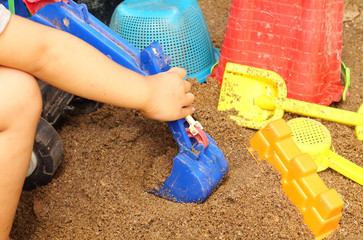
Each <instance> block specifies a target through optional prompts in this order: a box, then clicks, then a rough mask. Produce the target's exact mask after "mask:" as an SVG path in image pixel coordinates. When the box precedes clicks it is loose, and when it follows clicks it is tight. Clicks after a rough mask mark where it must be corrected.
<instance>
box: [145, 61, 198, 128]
mask: <svg viewBox="0 0 363 240" xmlns="http://www.w3.org/2000/svg"><path fill="white" fill-rule="evenodd" d="M185 76H186V71H185V70H184V69H182V68H172V69H170V70H169V71H167V72H164V73H160V74H156V75H152V76H148V77H147V83H148V84H149V90H150V91H149V92H150V96H149V97H148V98H147V99H148V101H147V102H146V104H145V106H144V107H143V108H142V109H140V112H141V113H142V114H144V115H145V116H146V117H148V118H152V119H156V120H161V121H174V120H177V119H181V118H184V117H186V116H188V115H189V114H192V113H193V112H194V107H192V106H190V105H191V104H192V103H193V102H194V95H193V94H192V93H190V92H189V91H190V89H191V87H192V85H191V83H190V82H187V81H184V80H183V79H184V78H185Z"/></svg>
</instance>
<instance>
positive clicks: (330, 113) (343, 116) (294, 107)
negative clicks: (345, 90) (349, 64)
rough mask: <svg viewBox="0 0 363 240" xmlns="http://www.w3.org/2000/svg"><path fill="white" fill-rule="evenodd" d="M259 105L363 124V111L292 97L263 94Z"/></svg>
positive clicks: (341, 121)
mask: <svg viewBox="0 0 363 240" xmlns="http://www.w3.org/2000/svg"><path fill="white" fill-rule="evenodd" d="M257 105H258V106H259V107H260V108H262V109H265V110H274V109H275V108H280V109H282V110H284V111H286V112H291V113H296V114H300V115H304V116H309V117H316V118H321V119H324V120H328V121H332V122H337V123H342V124H345V125H350V126H363V114H362V113H357V112H351V111H346V110H342V109H338V108H333V107H327V106H322V105H319V104H314V103H308V102H303V101H299V100H295V99H290V98H276V97H271V96H266V95H261V96H259V97H258V98H257Z"/></svg>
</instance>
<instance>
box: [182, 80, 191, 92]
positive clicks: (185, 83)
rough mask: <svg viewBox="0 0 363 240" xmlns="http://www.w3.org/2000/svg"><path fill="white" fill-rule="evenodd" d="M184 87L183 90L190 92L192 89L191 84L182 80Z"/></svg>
mask: <svg viewBox="0 0 363 240" xmlns="http://www.w3.org/2000/svg"><path fill="white" fill-rule="evenodd" d="M184 89H185V92H186V93H187V92H190V90H191V89H192V84H191V83H190V82H188V81H184Z"/></svg>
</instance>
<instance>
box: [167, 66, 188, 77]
mask: <svg viewBox="0 0 363 240" xmlns="http://www.w3.org/2000/svg"><path fill="white" fill-rule="evenodd" d="M169 72H175V73H176V74H178V75H179V77H180V78H182V79H184V78H185V77H186V76H187V71H186V70H185V69H184V68H179V67H173V68H171V69H170V70H169Z"/></svg>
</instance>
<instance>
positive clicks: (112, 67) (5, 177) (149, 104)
mask: <svg viewBox="0 0 363 240" xmlns="http://www.w3.org/2000/svg"><path fill="white" fill-rule="evenodd" d="M34 76H35V77H37V78H39V79H41V80H43V81H45V82H47V83H49V84H51V85H53V86H55V87H57V88H60V89H62V90H64V91H67V92H69V93H72V94H74V95H77V96H80V97H84V98H87V99H92V100H95V101H99V102H103V103H108V104H112V105H114V106H118V107H125V108H132V109H137V110H139V111H140V112H141V113H143V114H144V115H145V116H147V117H149V118H151V119H156V120H160V121H172V120H176V119H180V118H184V117H186V116H187V115H189V114H192V113H193V111H194V108H193V107H192V106H190V105H191V104H192V103H193V101H194V95H193V94H192V93H190V90H191V84H190V83H189V82H187V81H183V78H184V77H185V76H186V71H185V70H184V69H181V68H173V69H171V70H169V71H168V72H165V73H161V74H157V75H154V76H147V77H145V76H142V75H139V74H137V73H135V72H133V71H130V70H128V69H126V68H123V67H121V66H120V65H118V64H116V63H114V62H113V61H112V60H110V59H109V58H108V57H106V56H104V55H103V54H102V53H101V52H99V51H98V50H96V49H95V48H93V47H92V46H90V45H89V44H87V43H85V42H84V41H82V40H80V39H78V38H76V37H74V36H72V35H70V34H67V33H65V32H62V31H59V30H55V29H52V28H49V27H46V26H43V25H40V24H37V23H34V22H31V21H29V20H27V19H24V18H21V17H17V16H14V15H13V16H11V19H10V22H9V24H8V25H7V27H6V29H5V30H4V31H3V32H2V33H1V34H0V240H3V239H9V233H10V230H11V226H12V221H13V218H14V215H15V211H16V208H17V204H18V201H19V197H20V194H21V190H22V185H23V182H24V178H25V174H26V171H27V168H28V165H29V161H30V155H31V151H32V148H33V141H34V135H35V129H36V126H37V123H38V120H39V116H40V113H41V106H42V103H41V94H40V91H39V87H38V85H37V83H36V80H35V78H34Z"/></svg>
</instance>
